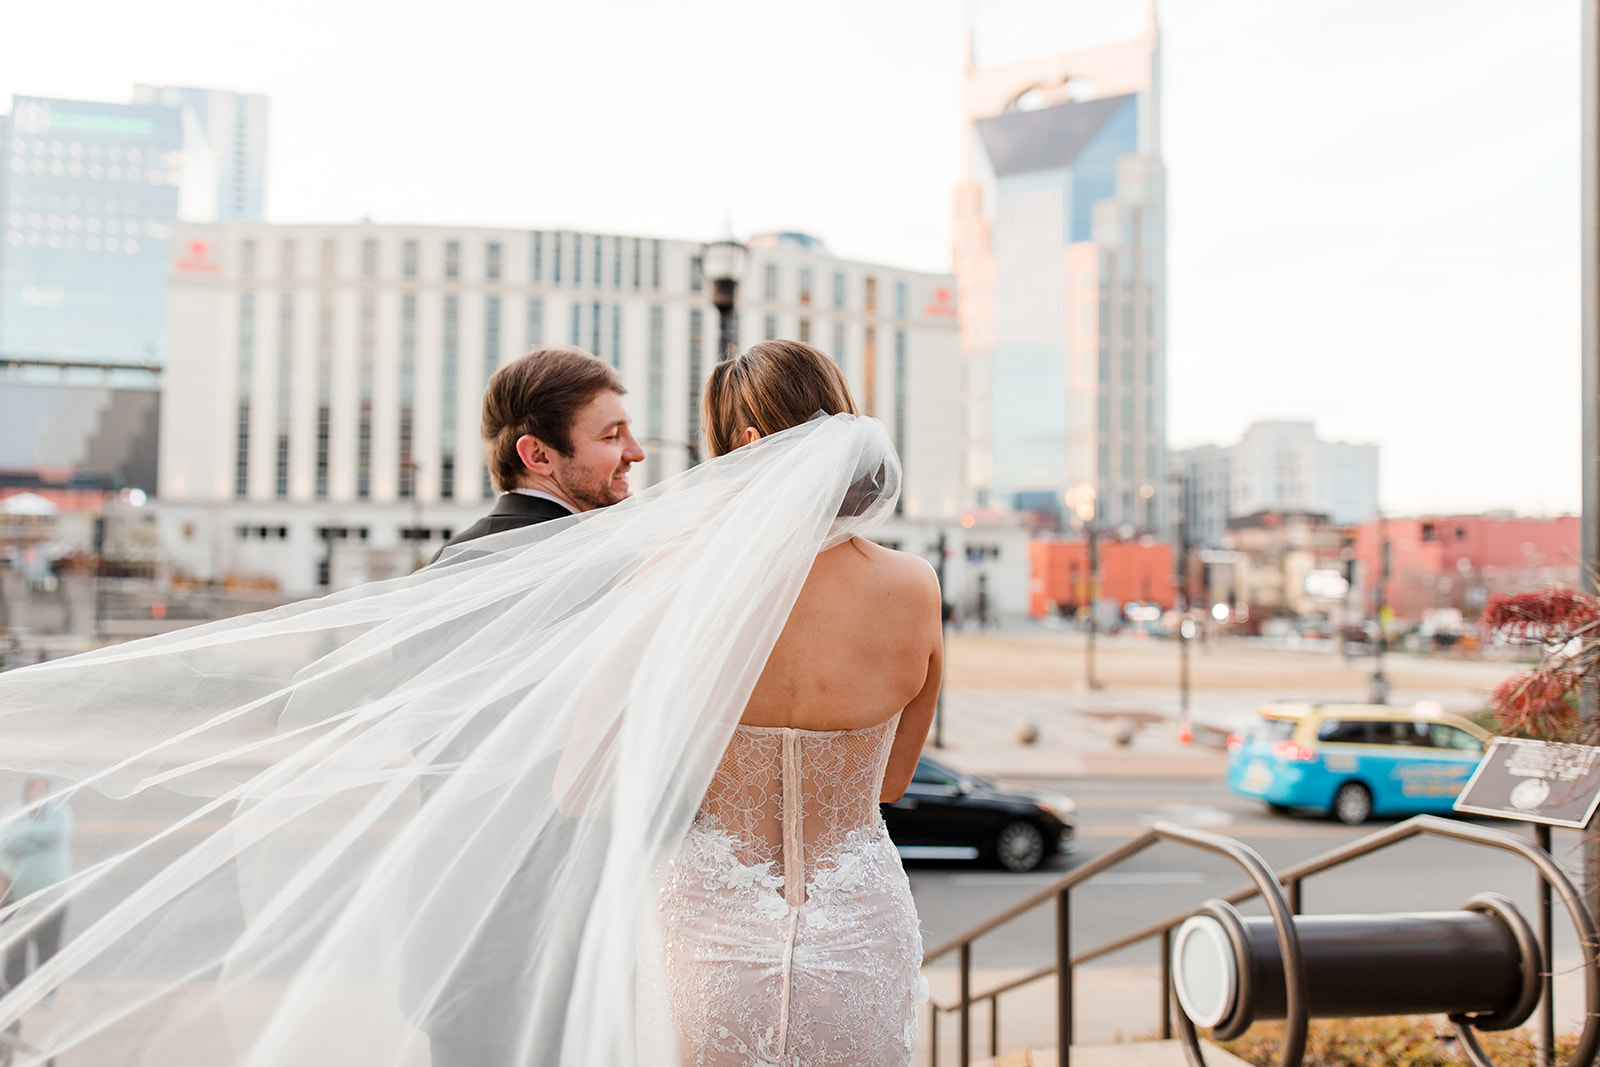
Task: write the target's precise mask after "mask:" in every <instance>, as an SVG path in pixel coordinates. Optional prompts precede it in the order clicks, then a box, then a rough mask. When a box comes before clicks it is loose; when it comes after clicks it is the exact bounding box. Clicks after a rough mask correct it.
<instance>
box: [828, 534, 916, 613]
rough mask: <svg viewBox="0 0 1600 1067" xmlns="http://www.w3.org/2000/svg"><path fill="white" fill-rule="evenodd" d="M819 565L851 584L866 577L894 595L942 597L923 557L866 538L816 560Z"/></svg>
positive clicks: (858, 539) (853, 540)
mask: <svg viewBox="0 0 1600 1067" xmlns="http://www.w3.org/2000/svg"><path fill="white" fill-rule="evenodd" d="M817 562H818V563H819V564H822V565H823V566H824V567H826V568H827V569H829V570H831V571H833V572H834V573H836V574H838V575H840V576H841V577H844V576H846V575H848V576H849V580H851V581H860V580H862V579H863V578H865V579H867V580H870V581H871V582H873V583H874V584H879V585H881V586H883V587H885V588H886V590H892V591H894V592H898V593H903V594H910V595H914V596H916V595H920V596H926V597H931V598H932V599H933V602H934V603H935V604H937V603H938V597H939V579H938V577H937V576H936V575H935V574H934V571H933V565H932V564H930V563H929V562H928V561H927V560H925V559H923V558H922V557H921V556H918V555H915V554H913V553H910V552H901V551H899V550H897V549H893V548H885V547H884V546H882V545H879V544H874V543H873V542H871V541H868V540H867V539H866V538H864V537H852V538H851V539H850V540H848V541H846V542H844V543H843V544H839V545H835V546H834V547H833V548H830V549H828V550H827V551H826V552H824V553H822V555H820V556H818V557H817Z"/></svg>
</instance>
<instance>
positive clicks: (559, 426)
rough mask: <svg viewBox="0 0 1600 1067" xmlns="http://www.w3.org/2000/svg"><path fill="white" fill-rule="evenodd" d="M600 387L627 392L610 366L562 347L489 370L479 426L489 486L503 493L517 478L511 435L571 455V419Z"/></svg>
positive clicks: (517, 460)
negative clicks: (493, 370) (530, 438)
mask: <svg viewBox="0 0 1600 1067" xmlns="http://www.w3.org/2000/svg"><path fill="white" fill-rule="evenodd" d="M605 389H609V390H611V391H612V392H613V393H616V394H618V395H619V396H621V395H625V394H626V393H627V390H626V389H624V388H623V387H622V378H621V377H620V376H619V375H618V374H617V372H616V370H615V369H613V368H612V366H611V364H609V363H607V362H605V361H604V360H602V359H600V358H598V357H596V356H592V355H590V354H589V353H587V352H585V351H584V350H583V349H581V348H572V347H570V346H567V345H553V346H551V347H549V348H535V349H534V350H533V351H532V352H529V353H528V354H527V355H525V356H523V357H522V358H521V359H518V360H515V361H514V362H511V363H507V364H506V365H505V366H504V367H501V368H500V369H499V370H497V371H495V372H494V374H493V375H492V376H491V377H490V378H489V385H488V387H487V388H485V389H484V391H483V424H482V432H483V451H484V459H485V460H486V461H487V463H488V465H489V477H490V478H492V479H493V481H494V485H495V488H496V489H498V490H499V491H500V492H502V493H509V492H510V491H511V490H513V489H515V488H516V487H517V485H518V483H519V482H521V481H522V472H523V470H524V468H523V465H522V458H521V457H520V456H518V455H517V439H518V438H519V437H521V436H523V435H524V434H527V435H529V436H532V437H537V438H538V439H539V440H540V441H542V442H543V443H544V444H546V445H548V446H549V447H551V448H553V449H555V450H556V451H557V452H559V453H561V454H562V455H563V456H570V455H572V420H573V418H574V417H576V415H577V414H578V411H579V410H580V409H582V408H583V407H584V405H586V404H588V403H589V401H591V400H593V399H594V398H595V397H596V396H599V395H600V393H601V391H602V390H605Z"/></svg>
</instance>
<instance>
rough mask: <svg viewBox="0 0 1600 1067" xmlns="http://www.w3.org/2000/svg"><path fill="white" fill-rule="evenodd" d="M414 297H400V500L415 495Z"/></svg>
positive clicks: (415, 317)
mask: <svg viewBox="0 0 1600 1067" xmlns="http://www.w3.org/2000/svg"><path fill="white" fill-rule="evenodd" d="M416 425H417V294H415V293H407V294H405V295H404V296H402V297H401V298H400V471H399V474H400V499H401V500H410V499H411V498H412V497H414V496H416V495H417V460H416V455H415V444H414V442H415V440H416Z"/></svg>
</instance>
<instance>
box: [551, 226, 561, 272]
mask: <svg viewBox="0 0 1600 1067" xmlns="http://www.w3.org/2000/svg"><path fill="white" fill-rule="evenodd" d="M553 241H554V244H553V246H552V248H551V250H550V284H551V285H560V284H561V234H560V233H556V234H555V235H554V236H553Z"/></svg>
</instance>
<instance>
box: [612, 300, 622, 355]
mask: <svg viewBox="0 0 1600 1067" xmlns="http://www.w3.org/2000/svg"><path fill="white" fill-rule="evenodd" d="M611 365H612V366H613V367H616V368H618V369H619V370H620V369H621V367H622V305H621V304H612V305H611Z"/></svg>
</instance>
